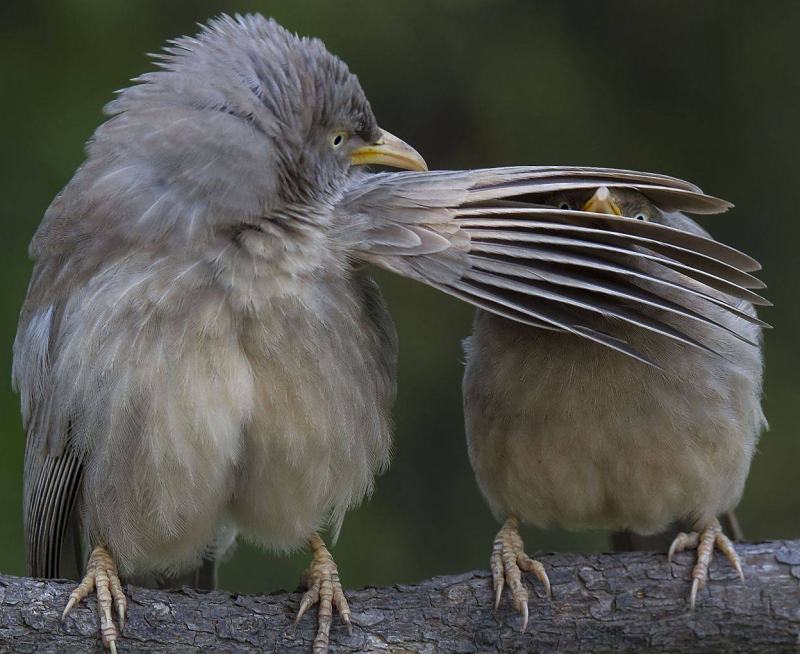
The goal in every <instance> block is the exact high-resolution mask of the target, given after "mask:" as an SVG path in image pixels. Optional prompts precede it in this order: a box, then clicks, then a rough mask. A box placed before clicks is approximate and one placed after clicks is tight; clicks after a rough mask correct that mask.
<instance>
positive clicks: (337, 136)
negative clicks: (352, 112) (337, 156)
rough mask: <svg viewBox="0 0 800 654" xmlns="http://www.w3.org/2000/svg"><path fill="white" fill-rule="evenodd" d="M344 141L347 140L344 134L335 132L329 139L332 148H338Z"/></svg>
mask: <svg viewBox="0 0 800 654" xmlns="http://www.w3.org/2000/svg"><path fill="white" fill-rule="evenodd" d="M345 140H347V134H346V133H345V132H335V133H334V134H333V136H332V137H331V145H332V146H333V147H334V148H340V147H342V144H343V143H344V142H345Z"/></svg>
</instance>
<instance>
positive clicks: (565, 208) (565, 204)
mask: <svg viewBox="0 0 800 654" xmlns="http://www.w3.org/2000/svg"><path fill="white" fill-rule="evenodd" d="M558 208H559V209H561V210H562V211H569V210H570V209H572V207H571V206H569V203H568V202H562V203H561V204H559V205H558Z"/></svg>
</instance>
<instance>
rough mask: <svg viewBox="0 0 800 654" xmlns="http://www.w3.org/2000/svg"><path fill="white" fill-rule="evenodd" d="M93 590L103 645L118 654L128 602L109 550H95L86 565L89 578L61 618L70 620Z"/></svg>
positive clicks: (72, 594) (77, 591) (71, 599)
mask: <svg viewBox="0 0 800 654" xmlns="http://www.w3.org/2000/svg"><path fill="white" fill-rule="evenodd" d="M92 590H94V591H95V593H96V594H97V608H98V610H99V612H100V635H101V636H102V638H103V645H105V646H106V647H108V649H110V650H111V651H112V652H113V653H114V654H116V651H117V645H116V641H117V637H118V636H119V632H120V631H122V629H123V627H124V626H125V610H126V607H127V601H126V600H125V593H123V592H122V584H121V583H120V581H119V574H118V572H117V564H116V563H114V559H113V558H112V557H111V554H110V553H109V551H108V550H107V549H106V548H105V547H95V548H94V549H93V550H92V553H91V555H90V556H89V562H88V563H87V564H86V575H85V576H84V578H83V580H82V581H81V583H80V584H78V587H77V588H76V589H75V590H73V591H72V593H71V594H70V596H69V601H68V602H67V606H66V608H65V609H64V613H63V614H62V615H61V619H62V620H63V619H64V618H66V617H67V614H68V613H69V612H70V611H71V610H72V607H73V606H75V605H76V604H77V603H78V602H80V601H81V600H82V599H84V598H85V597H86V596H87V595H89V593H91V592H92ZM112 602H113V604H114V606H115V607H116V609H117V618H118V619H119V631H118V630H117V628H116V626H115V625H114V621H113V619H112V618H111V605H112Z"/></svg>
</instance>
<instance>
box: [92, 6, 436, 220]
mask: <svg viewBox="0 0 800 654" xmlns="http://www.w3.org/2000/svg"><path fill="white" fill-rule="evenodd" d="M156 58H157V61H158V66H159V67H160V70H157V71H154V72H150V73H147V74H145V75H142V76H140V77H138V78H136V79H135V80H134V81H135V82H137V83H136V84H135V85H133V86H131V87H130V88H127V89H124V90H123V91H121V92H120V94H119V97H118V98H116V99H115V100H114V101H113V102H111V103H110V104H109V105H108V106H107V108H106V112H107V113H108V114H110V115H111V116H113V117H112V118H111V120H109V121H107V122H106V123H105V124H104V125H102V126H101V127H100V128H98V130H97V132H96V133H95V137H94V139H93V141H92V142H91V143H90V145H89V154H90V161H89V163H90V164H92V165H89V166H88V168H89V169H90V170H86V171H84V174H86V175H89V174H91V175H92V176H93V177H94V180H90V181H91V182H92V183H91V188H90V191H91V192H94V193H97V194H100V195H104V196H106V197H108V196H109V195H110V196H115V197H117V198H120V202H123V203H124V201H125V197H126V195H127V196H128V199H129V200H131V201H132V202H134V204H136V203H139V204H140V205H141V207H140V208H133V209H132V210H130V211H129V213H132V214H133V216H132V217H133V218H136V220H137V221H139V222H143V223H149V227H150V228H152V229H155V230H156V231H163V230H170V229H171V230H172V231H173V232H174V231H175V228H176V227H179V226H180V220H181V218H180V217H179V214H182V216H183V219H184V220H187V221H188V220H189V218H187V216H194V219H192V222H193V223H198V222H199V224H201V225H205V226H206V227H209V226H210V227H212V228H213V227H215V226H218V224H219V223H220V222H225V221H228V220H231V221H235V222H237V223H238V222H243V221H247V220H251V219H255V218H259V217H264V216H266V217H269V216H270V215H272V214H274V213H276V212H280V210H281V209H283V208H286V207H287V206H292V207H294V206H296V205H303V204H315V205H320V204H321V205H324V204H325V203H326V202H330V201H332V200H333V199H335V197H336V194H337V193H339V192H341V190H342V188H343V187H344V185H345V184H346V182H347V178H348V176H349V175H350V174H351V172H352V170H353V169H354V167H355V166H360V165H364V164H382V165H388V166H393V167H398V168H405V169H410V170H425V169H426V165H425V162H424V160H423V159H422V157H421V156H420V155H419V154H418V153H417V152H416V151H415V150H414V149H413V148H411V147H410V146H408V145H407V144H405V143H404V142H403V141H401V140H400V139H398V138H396V137H394V136H392V135H391V134H389V133H388V132H386V131H383V130H382V129H381V128H380V127H379V126H378V124H377V122H376V120H375V116H374V115H373V113H372V109H371V107H370V104H369V101H368V100H367V98H366V96H365V94H364V91H363V90H362V88H361V85H360V84H359V82H358V79H357V78H356V77H355V75H353V74H352V73H351V72H350V71H349V70H348V68H347V66H346V65H345V64H344V63H343V62H342V61H341V60H339V59H338V58H337V57H335V56H334V55H332V54H331V53H330V52H328V51H327V50H326V48H325V46H324V45H323V44H322V42H321V41H319V40H317V39H308V38H300V37H298V36H296V35H294V34H292V33H290V32H288V31H287V30H285V29H284V28H283V27H281V26H280V25H278V24H277V23H275V22H274V21H272V20H267V19H265V18H264V17H262V16H260V15H248V16H236V17H235V18H231V17H229V16H224V15H223V16H220V17H219V18H216V19H214V20H212V21H210V22H209V24H208V25H207V26H205V27H203V28H202V29H201V31H200V32H199V34H197V35H196V36H195V37H182V38H179V39H176V40H174V41H171V42H170V44H169V46H168V47H167V48H165V51H164V53H162V54H159V55H156ZM148 202H152V203H153V204H152V207H149V206H148V204H147V203H148ZM137 215H138V218H137ZM197 219H199V220H197ZM137 224H138V223H137ZM145 226H147V225H145Z"/></svg>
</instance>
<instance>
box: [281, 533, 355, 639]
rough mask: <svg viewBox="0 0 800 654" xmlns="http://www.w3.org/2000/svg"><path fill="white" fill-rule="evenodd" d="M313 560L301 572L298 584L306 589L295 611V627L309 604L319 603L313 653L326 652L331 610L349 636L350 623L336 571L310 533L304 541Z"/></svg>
mask: <svg viewBox="0 0 800 654" xmlns="http://www.w3.org/2000/svg"><path fill="white" fill-rule="evenodd" d="M308 545H309V547H310V548H311V553H312V555H313V557H314V558H313V559H312V560H311V564H310V565H309V566H308V569H307V570H306V571H305V572H304V573H303V578H302V583H303V586H304V587H306V588H307V589H308V590H307V591H306V592H305V594H304V595H303V599H302V600H301V602H300V608H299V609H298V611H297V618H296V619H295V624H297V623H298V622H299V621H300V618H302V617H303V614H304V613H305V612H306V610H307V609H308V608H309V607H310V606H312V605H313V604H316V603H319V610H318V612H317V635H316V637H315V638H314V645H313V651H314V654H318V653H322V652H327V651H328V643H329V641H330V632H331V623H332V622H333V607H334V605H335V606H336V610H337V611H338V612H339V615H340V616H341V618H342V622H344V623H345V625H347V633H352V629H353V628H352V626H351V624H350V607H349V606H348V605H347V600H346V599H345V597H344V592H342V584H341V583H340V582H339V570H338V568H337V567H336V562H335V561H334V560H333V557H332V556H331V553H330V552H329V551H328V548H327V547H325V543H324V542H323V540H322V539H321V538H320V537H319V535H317V534H314V535H313V536H312V537H311V538H310V539H309V541H308Z"/></svg>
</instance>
